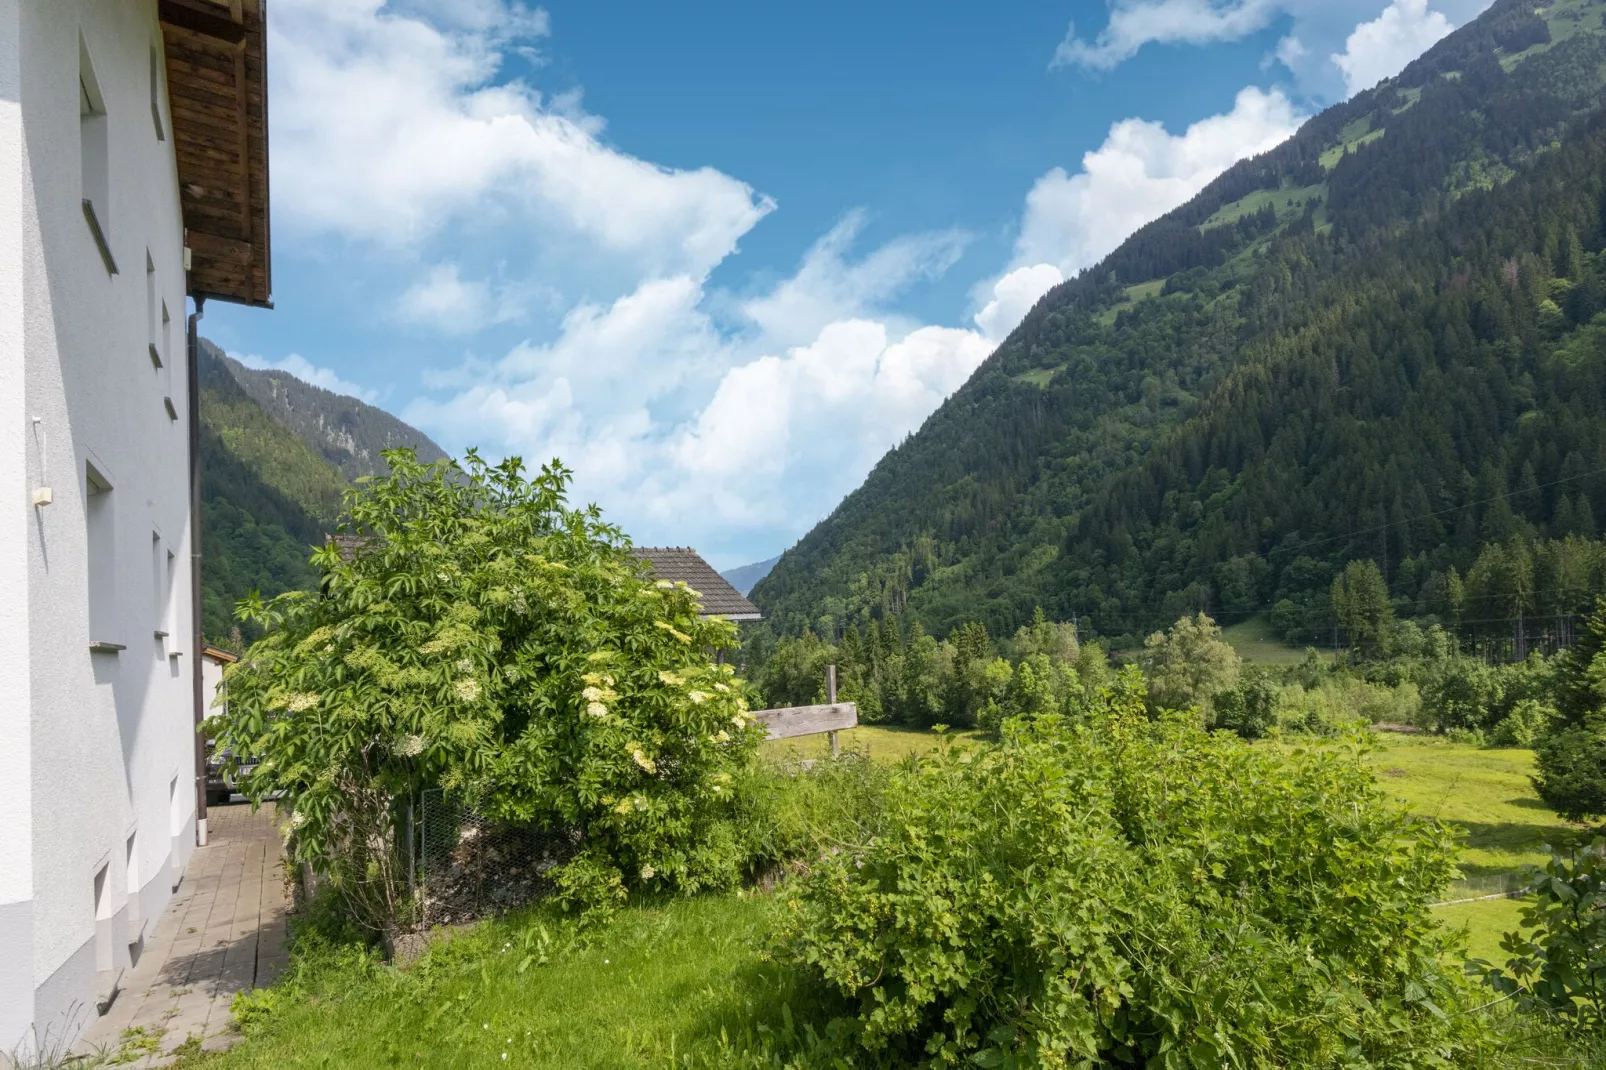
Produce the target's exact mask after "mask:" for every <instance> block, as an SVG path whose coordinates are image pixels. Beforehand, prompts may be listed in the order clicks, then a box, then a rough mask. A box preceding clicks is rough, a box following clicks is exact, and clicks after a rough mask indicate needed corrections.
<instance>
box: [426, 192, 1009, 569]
mask: <svg viewBox="0 0 1606 1070" xmlns="http://www.w3.org/2000/svg"><path fill="white" fill-rule="evenodd" d="M862 226H863V217H862V216H861V215H859V214H852V215H849V216H848V217H847V218H845V219H844V220H843V221H841V222H840V223H839V224H838V225H837V226H835V227H833V228H832V230H831V231H829V232H828V233H827V234H825V235H824V236H822V237H821V238H820V240H819V241H817V242H816V243H815V244H814V245H813V246H812V247H811V248H810V249H809V251H808V252H807V253H806V254H805V255H804V257H803V258H802V261H801V263H800V264H799V267H798V269H797V271H796V272H795V273H794V274H792V275H791V276H789V277H787V278H785V279H783V280H781V281H780V282H778V283H776V284H775V285H774V286H772V287H771V288H770V289H768V290H766V291H765V292H763V293H760V294H757V295H754V296H751V297H749V298H747V299H745V300H740V301H737V302H735V303H734V305H732V306H731V307H732V309H733V315H734V317H735V320H736V322H733V323H721V324H716V322H715V320H714V319H713V318H712V316H711V315H710V313H709V311H708V310H707V306H708V305H709V304H711V303H717V302H712V301H711V298H712V297H713V296H715V295H711V294H710V293H709V292H708V291H707V287H706V282H705V281H704V280H702V279H699V278H696V277H693V276H689V275H677V276H671V277H665V278H652V279H647V280H645V281H643V282H642V283H641V284H640V285H639V286H638V287H637V288H636V289H635V290H633V291H632V292H630V293H628V294H625V295H624V296H622V297H620V298H618V299H616V300H615V301H613V302H611V303H608V304H582V305H580V306H578V307H576V308H574V309H573V310H571V311H570V312H569V313H568V314H567V315H566V316H565V317H564V320H563V323H562V326H561V328H560V330H559V332H558V337H557V338H555V339H554V340H552V341H551V342H548V343H544V344H531V343H526V344H523V345H520V346H517V347H515V348H514V349H513V350H512V351H510V352H509V353H507V354H506V355H505V356H504V357H503V358H502V359H501V360H500V361H497V362H495V363H494V364H492V365H488V366H472V367H465V368H463V369H459V370H457V371H455V372H448V373H445V374H441V375H437V376H436V377H435V381H436V383H437V384H439V385H446V386H449V387H450V388H451V391H452V392H451V393H450V395H449V396H446V397H440V398H432V397H425V398H421V399H418V400H416V401H414V402H413V403H412V404H411V405H410V406H409V407H408V408H407V409H406V412H405V417H406V418H407V419H408V420H410V421H412V422H414V423H418V424H420V425H421V426H424V427H427V428H428V429H430V430H431V432H432V433H435V434H438V435H440V436H441V437H442V438H443V439H445V440H447V441H451V442H471V441H472V442H478V443H481V444H483V445H485V446H486V448H487V450H488V451H489V452H491V453H498V452H500V453H519V454H522V455H523V456H525V457H527V458H529V459H531V460H537V459H546V458H548V457H552V456H560V457H562V458H564V459H565V460H566V461H567V462H568V463H570V464H571V465H573V466H574V467H575V468H576V471H577V491H578V493H579V494H580V495H581V496H583V497H585V498H587V499H591V500H600V501H604V502H606V503H608V504H609V506H610V508H611V511H612V512H614V514H615V515H617V516H618V517H619V518H620V519H622V520H624V521H625V522H626V523H627V524H628V525H629V526H630V527H631V529H632V530H635V531H638V532H664V533H666V534H665V536H664V537H670V538H682V539H685V540H687V541H694V540H693V538H692V536H693V534H694V533H699V532H700V533H703V534H702V535H698V536H697V537H698V538H702V539H705V540H707V539H710V538H713V537H715V536H719V535H724V536H730V535H733V534H734V535H737V536H740V535H742V534H744V533H746V532H750V531H752V530H754V529H765V530H772V531H779V532H784V533H785V535H784V536H777V537H785V538H794V537H796V535H797V534H800V533H801V530H802V529H803V528H804V527H806V526H807V524H808V523H810V522H812V521H813V520H814V519H816V518H817V517H818V516H819V515H820V513H821V512H823V511H824V510H828V509H829V508H830V507H831V505H833V504H834V503H835V501H836V500H838V499H840V497H841V496H842V495H843V494H845V493H846V492H847V491H849V490H851V489H852V487H853V486H854V485H855V484H856V483H857V482H858V481H859V480H861V479H863V477H864V475H865V474H866V473H867V472H868V471H869V469H870V467H871V466H872V465H873V464H874V462H875V461H876V459H878V458H879V457H880V456H881V454H882V453H884V452H885V451H886V449H887V448H888V447H890V446H891V445H894V444H895V443H896V442H898V441H899V440H900V439H901V438H902V437H903V436H904V435H906V434H908V433H909V431H911V430H913V429H914V428H915V427H916V426H918V425H919V423H920V421H922V420H923V419H924V418H925V417H926V416H927V415H929V414H930V412H931V411H932V410H933V409H935V408H936V407H937V405H938V404H940V403H941V401H942V399H943V398H944V397H946V396H947V395H948V394H949V393H951V392H952V391H953V390H954V389H955V388H957V387H958V386H959V385H960V384H961V383H963V382H964V380H965V379H966V378H967V377H968V376H969V375H970V373H971V372H973V371H974V370H975V368H976V367H977V365H979V364H980V363H981V361H982V360H983V359H985V358H986V356H987V354H988V353H989V352H990V351H991V348H992V346H991V343H990V341H989V340H988V339H987V338H985V337H984V336H983V335H981V334H980V333H978V332H976V331H970V330H964V329H958V328H946V327H933V326H918V325H910V324H905V323H904V322H903V321H902V319H901V317H898V316H896V315H892V314H890V313H888V312H887V310H886V308H885V307H884V306H885V304H886V303H887V302H889V301H891V300H893V299H894V298H896V297H897V296H898V295H899V294H900V293H901V292H902V291H903V290H904V289H906V288H907V287H908V286H909V285H910V284H911V283H913V282H914V281H916V280H919V279H921V278H927V277H931V276H932V275H935V274H940V273H941V272H942V271H944V270H946V269H947V268H948V267H949V266H950V265H951V264H952V263H953V261H954V259H955V258H956V257H957V256H958V252H959V248H960V247H961V246H962V244H963V236H962V235H958V234H954V233H948V232H942V233H938V234H924V235H921V234H917V235H908V236H904V237H900V238H896V239H893V240H892V241H889V242H887V243H885V244H882V245H880V246H877V247H875V248H873V249H871V250H870V251H869V252H867V253H865V254H863V255H859V256H855V255H854V249H853V246H854V243H855V239H856V238H857V236H858V235H859V233H860V231H861V230H862ZM711 545H717V543H711Z"/></svg>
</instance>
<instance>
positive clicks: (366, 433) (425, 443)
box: [202, 340, 446, 479]
mask: <svg viewBox="0 0 1606 1070" xmlns="http://www.w3.org/2000/svg"><path fill="white" fill-rule="evenodd" d="M202 346H203V347H205V348H207V349H209V350H210V353H211V355H212V356H213V357H214V358H215V359H216V360H218V361H220V362H221V363H222V364H223V365H224V366H225V367H226V368H227V369H228V371H229V372H230V373H231V374H232V375H233V376H234V379H235V381H236V382H237V383H238V384H239V386H240V389H241V390H242V391H244V392H245V394H246V395H247V396H248V397H250V398H251V399H252V400H253V401H255V402H256V403H257V404H258V405H260V406H261V407H262V409H263V410H264V411H265V412H267V414H268V415H269V416H271V417H272V418H273V419H274V420H276V421H277V422H278V423H280V424H282V425H284V426H285V427H287V428H289V429H290V430H291V431H292V432H294V433H295V435H296V436H297V437H298V438H300V439H301V440H302V441H303V442H305V443H307V444H308V445H309V446H311V447H312V448H313V449H315V450H317V451H318V453H319V454H320V455H322V457H323V458H324V460H326V461H328V462H329V463H330V464H332V465H334V466H335V467H336V468H338V469H339V470H340V472H341V473H342V474H343V475H344V476H345V477H346V478H347V479H356V478H357V477H359V476H370V475H377V474H379V473H381V472H383V471H385V461H384V458H382V457H381V456H380V453H381V452H383V451H384V450H388V449H395V448H397V447H401V446H411V447H412V448H413V449H415V450H417V451H418V459H419V460H421V461H425V462H429V461H437V460H440V459H441V458H442V457H445V456H446V451H445V450H443V449H441V448H440V447H439V446H437V445H436V444H435V443H434V441H433V440H431V439H430V437H429V436H428V435H426V434H424V433H423V432H422V431H420V430H418V429H417V428H415V427H411V426H409V425H407V424H405V423H403V422H402V421H400V420H398V419H397V418H396V417H394V416H392V415H391V414H390V413H388V412H386V411H385V410H384V409H380V408H376V407H375V406H373V405H369V404H367V403H366V402H363V401H358V400H357V399H356V398H354V397H348V396H346V395H345V394H336V393H334V392H333V391H330V390H325V389H323V388H322V387H318V386H313V385H312V384H311V383H304V382H302V381H301V380H300V379H297V378H296V377H295V376H293V375H290V374H289V373H287V372H282V371H277V370H269V369H257V368H247V367H246V366H245V365H244V364H241V363H240V362H239V361H237V360H235V359H234V358H233V357H230V356H228V355H227V354H225V353H224V352H223V351H222V350H221V349H218V348H217V347H216V346H214V345H213V344H212V343H211V342H207V341H204V340H203V342H202Z"/></svg>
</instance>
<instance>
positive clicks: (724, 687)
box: [714, 684, 730, 694]
mask: <svg viewBox="0 0 1606 1070" xmlns="http://www.w3.org/2000/svg"><path fill="white" fill-rule="evenodd" d="M714 690H715V691H723V692H725V693H726V694H729V693H730V685H729V684H715V685H714Z"/></svg>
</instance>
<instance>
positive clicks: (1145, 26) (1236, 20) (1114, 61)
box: [1050, 0, 1285, 70]
mask: <svg viewBox="0 0 1606 1070" xmlns="http://www.w3.org/2000/svg"><path fill="white" fill-rule="evenodd" d="M1284 6H1285V5H1284V4H1283V3H1279V2H1278V0H1228V2H1227V3H1218V2H1216V0H1114V2H1113V3H1112V6H1111V10H1110V21H1109V23H1108V24H1107V25H1106V26H1105V27H1104V29H1102V30H1100V31H1099V35H1098V37H1096V38H1095V39H1093V40H1092V41H1084V40H1082V39H1081V38H1080V37H1078V36H1077V34H1076V25H1075V24H1074V23H1072V24H1071V26H1070V27H1069V28H1068V29H1067V30H1066V31H1065V39H1064V40H1063V41H1061V42H1060V43H1059V47H1058V48H1056V49H1055V50H1054V58H1053V60H1052V61H1051V62H1050V66H1053V67H1083V68H1086V69H1089V70H1110V69H1112V68H1114V67H1117V66H1119V65H1120V64H1122V63H1124V62H1125V61H1126V60H1129V59H1131V58H1132V57H1133V56H1135V55H1137V54H1138V50H1139V49H1141V48H1142V47H1143V46H1144V45H1146V44H1151V43H1159V44H1183V43H1185V44H1194V45H1197V44H1206V43H1208V42H1211V41H1236V40H1238V39H1239V38H1242V37H1245V36H1247V35H1248V34H1251V33H1254V32H1256V31H1257V30H1263V29H1265V28H1266V27H1267V26H1268V25H1270V24H1271V21H1272V19H1273V18H1275V17H1276V16H1277V15H1278V14H1279V13H1280V12H1281V11H1282V10H1283V9H1284Z"/></svg>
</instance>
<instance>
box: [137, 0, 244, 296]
mask: <svg viewBox="0 0 1606 1070" xmlns="http://www.w3.org/2000/svg"><path fill="white" fill-rule="evenodd" d="M157 14H158V17H159V18H160V20H161V24H162V37H163V51H164V53H165V66H166V71H167V98H168V119H169V125H170V126H171V128H172V132H173V152H174V156H175V157H176V159H177V163H178V181H179V201H180V207H181V209H182V211H183V217H184V246H185V250H186V260H187V268H188V271H189V286H188V289H189V293H190V296H192V297H195V298H197V299H200V298H214V299H217V300H222V301H231V302H236V303H239V304H246V305H254V306H256V307H259V308H272V307H273V274H272V258H271V243H270V233H271V231H270V226H269V223H270V220H269V216H268V91H267V33H266V17H267V0H157Z"/></svg>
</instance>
